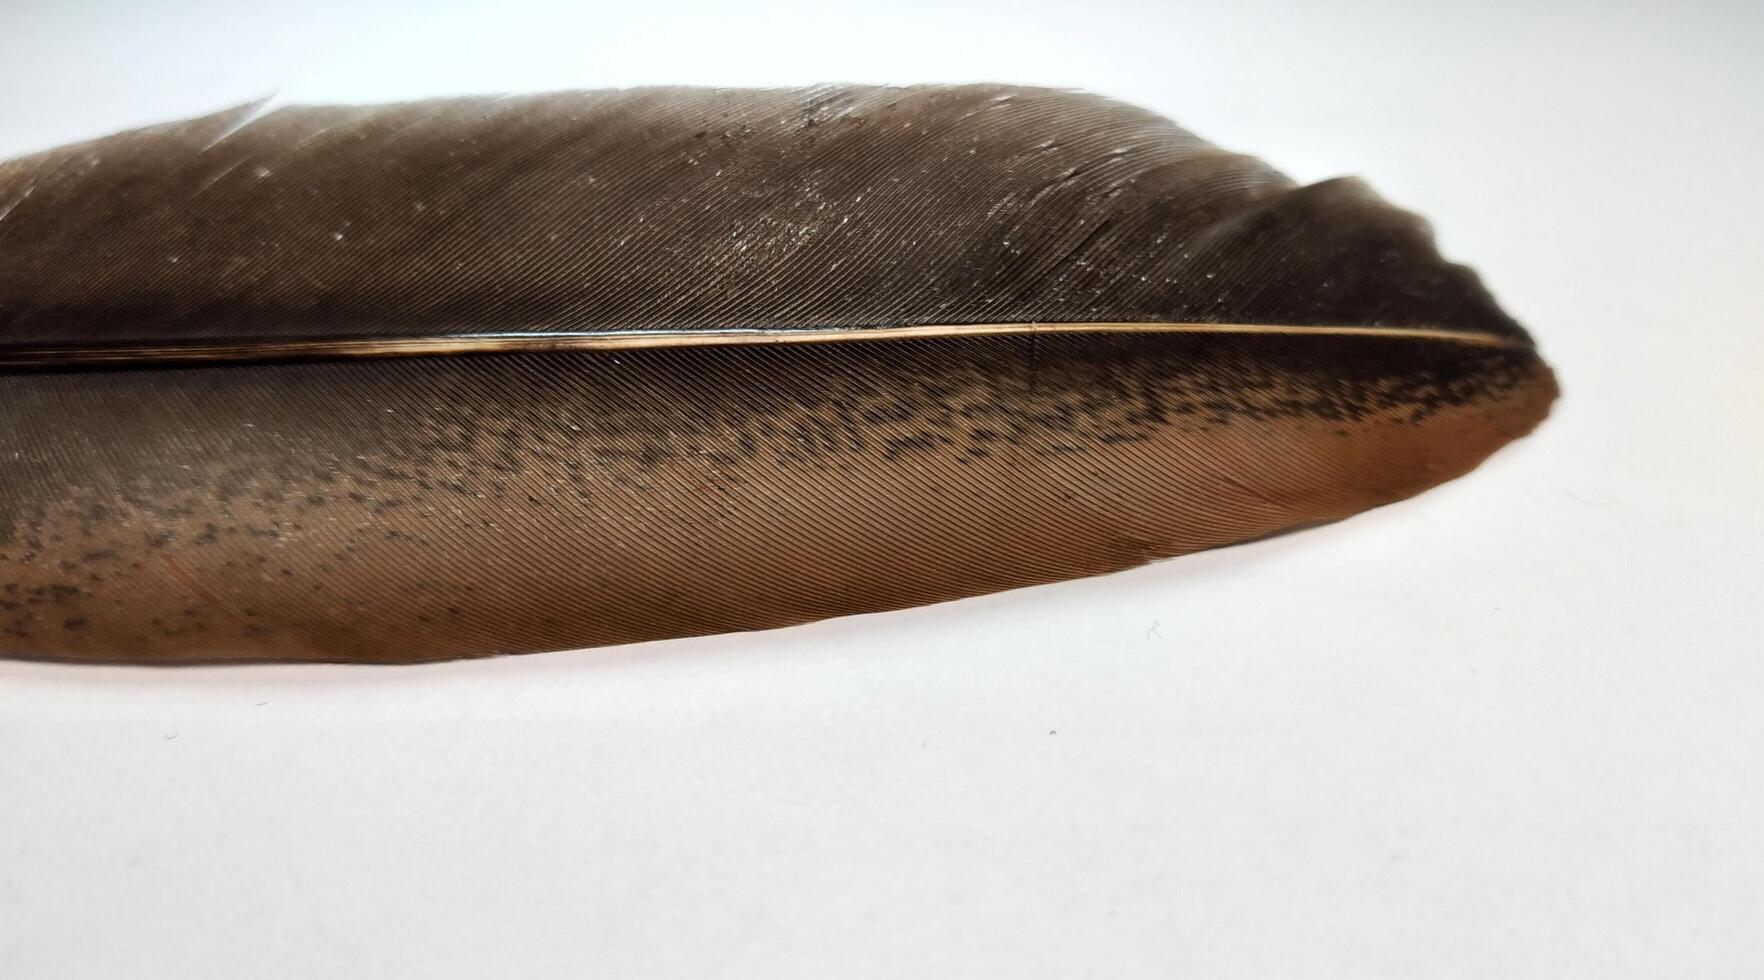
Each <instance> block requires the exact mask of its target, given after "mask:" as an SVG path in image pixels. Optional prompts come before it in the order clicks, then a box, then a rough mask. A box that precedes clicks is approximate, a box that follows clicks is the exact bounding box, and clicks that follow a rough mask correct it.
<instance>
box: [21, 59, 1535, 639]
mask: <svg viewBox="0 0 1764 980" xmlns="http://www.w3.org/2000/svg"><path fill="white" fill-rule="evenodd" d="M0 255H3V256H4V257H5V258H4V261H3V262H0V422H4V425H3V426H0V430H3V433H4V434H0V459H4V460H5V461H6V462H5V464H4V466H0V651H4V652H5V653H6V654H8V655H12V656H20V657H38V658H52V659H65V660H82V661H113V662H114V661H125V662H138V663H182V662H214V661H238V660H323V661H352V662H412V661H425V660H436V659H446V658H454V657H470V656H484V655H490V654H499V653H517V652H529V651H540V650H551V649H559V648H571V647H585V646H594V645H600V644H613V643H624V642H632V641H641V640H653V639H659V638H665V637H679V636H690V635H697V634H706V633H715V632H724V631H731V630H747V629H761V628H767V627H775V626H784V625H788V624H793V623H801V622H806V621H810V620H815V619H820V618H824V617H829V616H838V615H845V614H851V613H863V612H875V611H879V610H886V609H895V608H900V607H905V606H912V605H917V604H921V603H929V602H937V601H942V600H948V599H954V598H959V597H962V596H969V595H975V594H980V593H986V592H993V591H997V590H1002V589H1010V588H1016V587H1020V586H1027V585H1033V584H1037V583H1045V582H1052V581H1057V580H1062V579H1069V578H1074V577H1078V576H1087V575H1095V574H1101V573H1105V572H1111V571H1116V570H1119V569H1124V568H1128V567H1132V566H1135V565H1139V564H1142V563H1145V562H1148V561H1152V560H1155V559H1160V558H1167V557H1170V556H1173V555H1178V554H1182V553H1186V552H1192V551H1196V550H1199V549H1203V548H1210V547H1214V546H1218V545H1225V544H1230V543H1232V542H1236V541H1243V540H1246V539H1250V538H1256V537H1260V536H1264V535H1268V534H1271V533H1275V532H1279V531H1282V530H1287V529H1291V528H1295V527H1301V526H1305V525H1310V524H1315V523H1318V522H1322V521H1329V520H1334V519H1337V518H1341V517H1344V516H1347V515H1349V514H1352V513H1354V512H1357V511H1360V510H1364V509H1366V508H1368V507H1373V506H1377V505H1380V504H1384V503H1388V502H1391V501H1394V500H1397V499H1400V498H1403V497H1406V496H1409V495H1412V494H1414V493H1417V492H1419V491H1421V490H1424V489H1426V488H1428V487H1430V486H1433V485H1435V484H1438V483H1440V482H1442V481H1445V480H1448V479H1451V478H1453V477H1455V476H1458V475H1459V474H1462V473H1464V472H1466V471H1468V470H1469V469H1471V468H1472V467H1474V466H1475V465H1477V463H1479V462H1480V461H1481V460H1483V459H1484V458H1485V457H1487V456H1488V455H1489V454H1490V453H1492V452H1494V451H1495V450H1496V449H1498V448H1499V447H1500V446H1501V445H1503V444H1505V443H1507V442H1508V441H1510V440H1512V439H1514V438H1516V437H1518V436H1520V435H1523V434H1524V433H1526V432H1527V431H1529V430H1530V429H1531V428H1533V427H1534V426H1535V425H1536V424H1538V422H1539V421H1540V420H1541V419H1542V418H1543V417H1544V415H1545V414H1546V412H1547V411H1548V408H1549V405H1550V403H1551V401H1552V400H1553V399H1554V397H1555V394H1556V387H1555V382H1554V379H1553V375H1552V373H1551V371H1550V369H1549V368H1548V367H1547V366H1546V365H1545V364H1544V363H1543V361H1542V360H1541V359H1540V358H1539V356H1538V354H1537V353H1536V350H1535V347H1534V345H1533V343H1532V341H1531V338H1530V337H1529V335H1527V333H1526V332H1525V331H1524V330H1523V329H1521V328H1520V327H1519V325H1518V324H1516V323H1515V322H1514V321H1513V320H1512V319H1511V318H1509V317H1508V316H1507V315H1506V314H1504V313H1503V312H1501V310H1500V309H1499V308H1498V307H1497V306H1496V305H1495V303H1494V301H1493V300H1492V299H1491V298H1490V296H1489V294H1488V292H1487V291H1486V290H1485V289H1484V288H1483V287H1482V285H1481V284H1480V283H1479V282H1478V280H1477V278H1476V276H1475V275H1474V274H1472V273H1471V272H1469V271H1468V270H1466V269H1464V268H1462V267H1460V266H1457V265H1454V264H1451V263H1449V262H1447V261H1445V260H1444V259H1442V258H1441V257H1440V256H1439V254H1438V252H1437V251H1436V249H1435V248H1434V246H1433V243H1432V240H1431V236H1430V233H1429V231H1428V229H1427V227H1426V226H1425V224H1424V223H1423V222H1422V221H1420V220H1419V219H1418V218H1416V217H1414V216H1413V215H1410V214H1408V213H1406V212H1403V211H1400V210H1398V209H1396V208H1394V207H1392V206H1390V205H1389V204H1387V203H1385V202H1383V201H1382V200H1380V199H1379V198H1378V197H1377V196H1376V195H1374V194H1373V193H1372V192H1371V191H1370V190H1368V189H1367V188H1366V187H1365V186H1364V185H1363V184H1361V183H1359V182H1357V181H1353V180H1332V181H1325V182H1322V183H1319V184H1315V185H1311V186H1307V187H1300V186H1296V185H1295V184H1293V183H1292V182H1291V181H1290V180H1288V179H1287V178H1285V177H1283V176H1282V175H1280V174H1279V173H1277V172H1276V171H1274V170H1273V169H1271V168H1269V167H1268V166H1266V165H1265V164H1263V163H1261V162H1259V161H1257V160H1255V159H1253V158H1250V157H1246V156H1241V155H1238V154H1234V153H1229V152H1226V151H1224V150H1221V149H1219V148H1217V147H1215V146H1212V145H1210V144H1208V143H1206V142H1204V141H1202V140H1200V139H1199V138H1197V137H1195V136H1193V135H1192V134H1190V133H1188V132H1186V131H1184V130H1182V129H1180V128H1178V127H1177V126H1175V125H1174V124H1172V123H1170V122H1169V121H1168V120H1165V119H1163V118H1161V117H1159V116H1157V115H1155V114H1153V113H1150V112H1147V111H1144V110H1141V109H1138V108H1135V107H1132V106H1129V105H1124V104H1122V103H1119V102H1115V101H1111V100H1108V99H1105V98H1100V97H1097V96H1092V95H1086V94H1079V93H1073V92H1066V91H1053V90H1046V89H1035V88H1017V87H1007V86H997V85H979V86H920V87H909V88H881V87H843V86H841V87H832V86H829V87H819V88H812V89H794V90H716V89H688V88H650V89H635V90H624V91H606V92H587V93H562V94H550V95H539V96H524V97H516V98H495V99H490V98H466V99H445V100H435V101H425V102H415V103H404V104H396V105H384V106H329V107H310V106H308V107H281V108H276V109H273V110H272V111H268V112H263V111H261V107H259V106H244V107H240V108H238V109H234V110H229V111H227V112H222V113H217V114H215V115H212V116H208V117H204V118H199V119H193V120H189V121H184V122H178V123H172V124H169V125H163V126H156V127H152V128H148V129H142V130H137V131H133V132H127V133H121V134H117V135H113V136H109V137H105V138H102V139H97V140H93V141H90V142H86V143H81V144H77V145H72V146H67V147H62V148H59V149H54V150H50V151H47V152H44V153H39V154H36V155H33V156H28V157H24V158H21V159H18V160H14V161H11V162H9V163H4V164H0Z"/></svg>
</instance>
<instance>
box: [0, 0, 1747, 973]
mask: <svg viewBox="0 0 1764 980" xmlns="http://www.w3.org/2000/svg"><path fill="white" fill-rule="evenodd" d="M1761 52H1764V15H1761V14H1760V11H1759V9H1758V8H1757V7H1755V6H1751V5H1747V4H1742V3H1738V2H1734V3H1727V4H1720V3H1701V4H1698V3H1680V4H1666V3H1661V4H1658V5H1652V6H1649V5H1638V4H1627V5H1626V4H1622V3H1609V2H1607V3H1597V2H1587V3H1548V2H1544V3H1531V4H1525V3H1500V2H1496V3H1464V4H1459V5H1445V4H1432V3H1426V2H1419V0H1417V2H1409V3H1390V4H1377V3H1354V2H1335V3H1314V4H1291V5H1280V4H1273V3H1263V2H1225V0H1208V2H1206V3H1198V4H1193V5H1180V4H1168V5H1154V4H1150V3H1142V4H1134V3H1104V2H1091V3H1084V4H1074V5H1071V6H1056V5H1052V4H1046V3H1039V2H1025V0H1016V2H998V3H991V4H980V3H973V4H951V5H943V4H939V5H935V6H933V5H929V4H927V5H918V4H914V3H893V4H889V5H887V6H885V7H884V6H882V5H877V6H875V7H873V8H867V9H857V10H853V9H844V8H841V7H840V6H839V5H838V4H835V3H829V2H825V0H819V2H804V3H795V4H769V5H768V4H761V3H757V2H755V3H736V2H726V3H703V4H697V3H684V2H676V3H638V2H628V3H621V4H618V5H616V7H612V8H608V9H595V8H594V7H592V6H590V5H569V6H557V7H539V6H534V5H530V4H524V3H517V2H510V0H504V2H499V3H492V4H484V5H480V6H464V5H458V4H449V3H427V4H412V5H409V6H398V5H390V4H372V3H368V4H364V3H359V2H352V3H334V4H317V3H315V4H307V5H302V6H300V7H298V8H294V7H289V8H285V9H284V8H276V7H272V6H267V5H264V4H261V3H252V2H239V3H195V2H178V3H153V2H148V0H136V2H128V3H124V2H116V3H61V2H52V0H0V156H3V155H12V154H14V153H18V152H24V151H28V150H34V149H39V148H42V147H45V146H49V145H52V144H55V143H57V142H61V141H65V140H70V139H76V138H83V137H88V136H94V135H98V134H101V133H103V132H106V131H109V130H112V129H116V128H119V127H122V126H127V125H135V124H140V123H146V122H152V121H158V120H162V119H166V118H172V117H177V116H182V115H187V114H191V113H195V112H200V111H206V110H209V109H213V108H216V107H219V106H221V105H225V104H230V103H236V102H240V101H244V100H246V99H249V98H252V97H255V96H258V95H260V94H264V93H267V92H270V91H272V90H276V89H277V88H278V87H280V88H281V89H282V91H283V94H284V95H285V96H286V97H287V98H290V99H296V100H337V99H351V100H361V101H374V100H381V99H388V98H403V97H412V96H419V95H425V94H434V93H443V92H447V93H452V92H482V91H499V90H518V89H547V88H560V87H601V86H609V85H627V84H636V83H648V82H692V83H715V84H759V83H808V82H815V81H826V80H855V81H897V82H909V81H932V80H953V81H961V80H1009V81H1023V82H1041V83H1051V84H1060V85H1071V86H1079V87H1085V88H1089V89H1093V90H1096V91H1100V92H1103V93H1106V94H1110V95H1115V96H1119V97H1123V98H1126V99H1129V100H1132V101H1137V102H1140V103H1142V104H1145V105H1148V106H1150V107H1152V108H1155V109H1157V110H1159V111H1161V112H1164V113H1166V114H1168V115H1170V116H1172V117H1173V118H1175V119H1176V120H1178V121H1179V122H1181V123H1183V124H1184V125H1186V126H1189V127H1191V128H1193V129H1194V130H1196V131H1197V132H1199V133H1201V134H1202V135H1204V136H1206V137H1208V138H1210V139H1212V140H1214V141H1216V142H1219V143H1221V144H1223V145H1225V146H1228V147H1231V148H1234V149H1242V150H1247V151H1251V152H1256V153H1260V154H1262V155H1264V156H1266V157H1267V158H1268V159H1269V160H1271V161H1272V162H1274V163H1275V164H1276V165H1278V166H1280V167H1282V168H1284V169H1286V170H1287V171H1288V172H1290V173H1292V174H1293V175H1294V176H1296V177H1298V178H1300V179H1302V180H1316V179H1321V178H1324V177H1328V176H1333V175H1337V174H1344V173H1357V174H1361V175H1364V176H1365V177H1367V178H1368V179H1369V180H1370V181H1371V182H1372V183H1373V185H1374V186H1376V187H1378V188H1380V189H1381V190H1382V191H1383V192H1384V193H1385V194H1386V195H1387V196H1388V197H1390V198H1391V199H1393V200H1394V201H1396V202H1398V203H1399V204H1402V205H1404V206H1406V207H1410V208H1413V209H1415V210H1418V211H1420V212H1422V213H1424V214H1426V215H1428V216H1429V217H1431V218H1432V219H1434V221H1435V223H1436V225H1437V227H1438V229H1439V232H1440V237H1441V243H1442V247H1443V248H1444V249H1445V251H1446V252H1447V253H1448V254H1449V255H1451V256H1453V257H1454V258H1458V259H1461V260H1463V261H1466V262H1469V263H1471V264H1473V265H1474V266H1476V267H1477V268H1478V269H1479V270H1481V272H1482V273H1483V274H1484V276H1485V278H1486V280H1487V281H1488V282H1489V283H1490V285H1491V286H1492V288H1493V289H1494V290H1495V291H1496V293H1497V294H1498V295H1499V296H1500V297H1501V299H1502V301H1503V302H1504V303H1505V304H1506V305H1507V307H1508V308H1509V309H1510V310H1511V311H1512V312H1513V313H1514V314H1515V315H1516V316H1518V317H1519V318H1520V319H1521V320H1522V321H1523V322H1525V323H1526V324H1527V325H1528V326H1530V327H1531V328H1532V329H1533V330H1534V332H1535V333H1536V334H1537V336H1538V337H1539V339H1540V341H1541V343H1542V345H1543V348H1544V351H1545V353H1546V355H1547V356H1548V357H1549V358H1550V359H1551V361H1552V362H1553V363H1554V364H1555V365H1556V367H1557V368H1558V370H1559V371H1560V374H1561V378H1562V382H1563V386H1564V390H1565V397H1564V400H1563V401H1562V402H1561V403H1560V404H1559V406H1558V409H1557V411H1556V414H1555V416H1554V417H1552V418H1551V419H1550V421H1549V422H1548V423H1547V424H1546V425H1545V426H1544V427H1543V429H1542V430H1540V431H1539V432H1538V433H1537V434H1536V435H1535V436H1534V437H1532V438H1530V439H1527V440H1524V441H1523V442H1521V443H1519V444H1516V445H1514V446H1512V447H1510V448H1509V449H1507V450H1504V451H1503V452H1501V453H1500V454H1499V455H1498V456H1497V457H1496V458H1495V459H1493V460H1492V461H1490V462H1489V463H1488V464H1487V465H1486V466H1484V467H1483V468H1482V469H1481V470H1479V471H1477V472H1476V473H1474V474H1471V475H1470V476H1469V477H1466V478H1465V479H1463V480H1461V481H1458V482H1456V483H1453V484H1450V485H1448V486H1446V487H1444V488H1442V489H1440V490H1437V491H1434V492H1432V493H1429V494H1427V495H1425V496H1424V497H1422V498H1421V499H1417V500H1414V501H1411V502H1407V503H1403V504H1399V505H1396V506H1392V507H1389V508H1385V509H1383V510H1381V511H1378V512H1375V513H1370V514H1366V515H1363V516H1360V517H1357V518H1354V519H1352V520H1349V521H1345V522H1342V523H1340V524H1337V525H1334V526H1331V527H1327V528H1323V529H1320V530H1315V531H1311V532H1307V533H1304V534H1299V535H1292V536H1287V537H1283V538H1279V539H1276V540H1271V541H1266V542H1263V543H1259V544H1253V545H1249V546H1244V547H1238V548H1232V549H1228V550H1224V551H1218V552H1212V553H1209V554H1204V555H1199V556H1194V557H1189V558H1183V559H1179V560H1177V561H1174V562H1168V563H1164V564H1161V565H1157V566H1154V567H1151V568H1146V569H1142V570H1139V571H1136V572H1132V573H1128V574H1123V575H1116V576H1112V577H1108V578H1103V579H1096V580H1090V581H1083V582H1075V583H1069V584H1064V585H1058V586H1051V587H1045V588H1039V589H1033V590H1028V591H1023V592H1018V593H1014V594H1007V595H1000V596H992V597H987V598H982V599H977V600H971V601H967V602H961V603H955V604H951V605H945V606H941V607H936V608H929V609H921V610H915V611H909V612H902V613H891V614H886V615H880V616H870V617H862V618H855V619H846V620H842V621H836V622H829V623H822V624H818V625H813V626H808V627H803V628H798V629H792V630H784V631H779V632H772V633H764V634H755V635H745V636H729V637H720V638H710V639H703V640H693V641H689V642H673V643H658V644H651V645H648V646H642V647H629V648H621V649H615V650H602V651H589V652H578V653H565V654H556V655H545V656H534V657H527V658H516V659H507V660H501V661H494V662H479V663H460V664H451V665H442V666H435V667H423V668H408V669H371V668H350V667H331V666H323V667H252V668H242V669H200V670H197V669H192V670H140V669H122V668H96V669H94V668H74V667H58V666H52V665H38V664H20V663H5V662H0V977H5V978H7V980H38V978H55V980H75V978H87V977H90V978H113V977H125V976H126V977H131V978H160V977H164V978H205V977H229V978H231V977H253V978H280V977H290V978H292V977H493V976H495V977H519V978H547V977H566V976H568V977H575V976H613V977H624V976H632V977H694V978H701V977H937V978H942V977H970V976H971V977H1042V976H1046V977H1108V978H1121V977H1159V978H1164V977H1208V978H1211V977H1246V978H1247V977H1254V978H1287V977H1355V978H1359V977H1380V978H1381V977H1389V978H1418V977H1420V978H1431V977H1463V978H1490V977H1501V978H1509V977H1539V978H1563V977H1598V978H1612V977H1636V978H1643V977H1647V978H1655V977H1668V976H1669V977H1675V978H1678V977H1735V978H1738V977H1757V976H1760V975H1764V615H1761V613H1760V610H1759V602H1760V595H1759V592H1760V585H1761V584H1764V565H1761V559H1764V519H1761V518H1760V504H1761V501H1764V463H1761V459H1760V451H1761V450H1764V439H1761V436H1764V396H1761V394H1760V391H1761V388H1760V384H1761V381H1760V378H1761V372H1764V314H1761V313H1760V288H1759V282H1760V272H1761V270H1764V205H1761V203H1760V202H1761V200H1764V194H1761V193H1760V190H1759V184H1760V178H1761V176H1764V152H1761V150H1764V110H1761V108H1760V106H1761V105H1764V75H1761V71H1764V69H1761V67H1760V65H1761V63H1764V55H1761ZM4 260H5V259H4V256H0V261H4Z"/></svg>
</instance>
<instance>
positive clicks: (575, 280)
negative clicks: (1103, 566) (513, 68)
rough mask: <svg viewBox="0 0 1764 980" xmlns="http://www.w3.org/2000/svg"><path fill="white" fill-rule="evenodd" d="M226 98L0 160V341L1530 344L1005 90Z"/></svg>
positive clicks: (1454, 293)
mask: <svg viewBox="0 0 1764 980" xmlns="http://www.w3.org/2000/svg"><path fill="white" fill-rule="evenodd" d="M258 112H259V108H258V107H256V106H247V107H242V108H238V109H233V110H229V111H227V112H222V113H217V114H215V115H212V116H207V117H203V118H200V119H194V120H190V121H185V122H179V123H173V124H169V125H164V126H157V127H152V128H148V129H142V130H137V131H134V132H128V133H122V134H118V135H114V136H110V137H106V138H103V139H98V140H93V141H91V142H87V143H82V144H78V145H73V146H68V147H63V148H59V149H55V150H51V151H48V152H45V153H40V154H37V155H34V156H29V157H25V158H22V159H18V160H14V161H12V162H10V163H6V164H0V215H3V217H0V255H4V256H5V261H4V262H0V351H4V350H5V349H8V348H12V349H21V348H30V347H41V346H67V345H108V344H128V343H154V344H179V343H186V342H188V343H201V342H210V341H214V340H217V339H224V340H227V341H240V340H245V341H249V340H253V339H281V340H288V339H310V338H357V337H359V338H373V337H420V336H435V335H455V334H462V333H471V334H481V333H504V332H553V331H564V332H567V331H609V330H654V329H716V328H790V327H817V328H828V327H833V328H843V327H856V328H867V327H891V326H903V325H920V324H967V323H1018V322H1031V321H1043V322H1049V321H1066V322H1088V321H1130V322H1141V321H1186V322H1203V323H1250V324H1257V323H1281V324H1299V325H1346V324H1351V325H1359V326H1392V327H1428V328H1446V329H1453V330H1465V331H1477V332H1484V333H1492V334H1496V335H1501V336H1507V337H1512V338H1515V339H1517V340H1520V341H1523V340H1524V339H1525V336H1524V332H1523V331H1522V330H1521V329H1520V328H1519V327H1518V326H1517V325H1516V324H1515V323H1514V322H1513V321H1512V320H1511V319H1510V318H1508V317H1507V316H1506V315H1505V314H1503V313H1502V312H1501V311H1500V310H1499V309H1498V308H1497V307H1496V306H1495V305H1494V303H1493V302H1492V300H1491V299H1490V298H1489V296H1488V294H1487V293H1486V292H1485V291H1484V290H1483V288H1482V287H1481V286H1480V284H1479V283H1478V281H1477V279H1476V277H1475V276H1474V275H1473V274H1472V273H1470V272H1469V271H1467V270H1465V269H1464V268H1462V267H1460V266H1456V265H1452V264H1449V263H1447V262H1445V261H1444V260H1442V259H1441V258H1440V257H1439V255H1438V254H1437V252H1436V251H1435V249H1434V247H1433V245H1432V242H1431V240H1430V236H1429V234H1428V232H1427V229H1426V227H1425V225H1424V224H1423V223H1422V222H1421V221H1420V220H1419V219H1417V218H1415V217H1414V216H1412V215H1410V214H1408V213H1406V212H1402V211H1399V210H1397V209H1395V208H1392V207H1390V206H1389V205H1387V204H1385V203H1383V202H1382V201H1380V200H1379V199H1378V198H1376V197H1375V196H1374V195H1373V194H1372V193H1371V192H1370V191H1368V190H1367V189H1366V188H1365V187H1364V186H1363V185H1361V184H1360V183H1358V182H1357V181H1351V180H1337V181H1328V182H1324V183H1321V184H1317V185H1314V186H1310V187H1304V188H1299V187H1296V186H1295V185H1293V184H1292V182H1290V181H1289V180H1287V179H1286V178H1285V177H1283V176H1281V175H1280V174H1278V173H1276V172H1275V171H1273V170H1271V169H1270V168H1268V167H1267V166H1265V165H1264V164H1261V163H1260V162H1258V161H1256V160H1254V159H1253V158H1250V157H1245V156H1240V155H1237V154H1232V153H1228V152H1225V151H1222V150H1220V149H1218V148H1216V147H1213V146H1211V145H1210V144H1208V143H1206V142H1203V141H1202V140H1200V139H1198V138H1196V137H1194V136H1192V135H1190V134H1189V133H1187V132H1185V131H1184V130H1182V129H1180V128H1178V127H1176V126H1175V125H1173V124H1172V123H1170V122H1169V121H1167V120H1165V119H1163V118H1161V117H1159V116H1156V115H1153V114H1151V113H1149V112H1146V111H1143V110H1141V109H1137V108H1134V107H1132V106H1127V105H1123V104H1121V103H1118V102H1114V101H1111V100H1108V99H1105V98H1100V97H1097V96H1092V95H1085V94H1078V93H1073V92H1066V91H1054V90H1047V89H1036V88H1017V87H1006V86H997V85H976V86H960V87H914V88H874V87H856V88H854V87H822V88H810V89H795V90H709V89H681V88H652V89H633V90H626V91H604V92H585V93H564V94H552V95H539V96H522V97H514V98H465V99H448V100H439V101H430V102H419V103H410V104H399V105H387V106H372V107H339V106H329V107H293V108H279V109H275V110H274V111H270V112H268V113H265V114H262V115H261V116H258Z"/></svg>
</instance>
